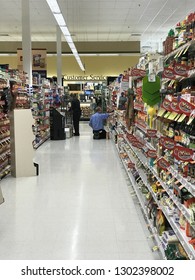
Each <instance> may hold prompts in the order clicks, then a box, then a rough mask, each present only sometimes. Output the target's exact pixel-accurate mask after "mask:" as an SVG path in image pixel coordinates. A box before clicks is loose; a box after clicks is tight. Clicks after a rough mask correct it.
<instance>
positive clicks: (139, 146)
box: [132, 140, 143, 149]
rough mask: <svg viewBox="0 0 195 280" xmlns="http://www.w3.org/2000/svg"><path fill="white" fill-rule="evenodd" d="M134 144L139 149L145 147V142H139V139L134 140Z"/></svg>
mask: <svg viewBox="0 0 195 280" xmlns="http://www.w3.org/2000/svg"><path fill="white" fill-rule="evenodd" d="M132 145H133V146H134V147H136V148H138V149H141V148H143V143H141V142H139V141H138V140H136V141H134V142H133V143H132Z"/></svg>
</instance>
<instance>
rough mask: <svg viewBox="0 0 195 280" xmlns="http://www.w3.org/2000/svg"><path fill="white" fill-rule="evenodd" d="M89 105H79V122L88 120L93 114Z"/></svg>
mask: <svg viewBox="0 0 195 280" xmlns="http://www.w3.org/2000/svg"><path fill="white" fill-rule="evenodd" d="M91 104H92V103H80V107H81V120H89V119H90V117H91V115H92V114H93V110H92V107H91Z"/></svg>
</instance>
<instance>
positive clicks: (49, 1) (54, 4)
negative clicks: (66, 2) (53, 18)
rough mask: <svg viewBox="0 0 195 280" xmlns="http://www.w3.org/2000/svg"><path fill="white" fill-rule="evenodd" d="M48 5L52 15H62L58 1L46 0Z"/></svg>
mask: <svg viewBox="0 0 195 280" xmlns="http://www.w3.org/2000/svg"><path fill="white" fill-rule="evenodd" d="M46 1H47V4H48V5H49V7H50V10H51V11H52V13H56V14H57V13H60V8H59V6H58V3H57V2H56V1H53V0H46Z"/></svg>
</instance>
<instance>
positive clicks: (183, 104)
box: [178, 99, 195, 116]
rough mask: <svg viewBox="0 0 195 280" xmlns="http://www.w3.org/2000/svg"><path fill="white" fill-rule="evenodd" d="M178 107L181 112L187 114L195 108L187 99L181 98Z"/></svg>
mask: <svg viewBox="0 0 195 280" xmlns="http://www.w3.org/2000/svg"><path fill="white" fill-rule="evenodd" d="M178 107H179V110H180V111H181V113H183V114H185V115H187V116H190V114H191V112H192V111H193V110H194V109H195V106H194V105H193V104H191V103H189V102H188V101H187V100H185V99H181V100H180V102H179V103H178Z"/></svg>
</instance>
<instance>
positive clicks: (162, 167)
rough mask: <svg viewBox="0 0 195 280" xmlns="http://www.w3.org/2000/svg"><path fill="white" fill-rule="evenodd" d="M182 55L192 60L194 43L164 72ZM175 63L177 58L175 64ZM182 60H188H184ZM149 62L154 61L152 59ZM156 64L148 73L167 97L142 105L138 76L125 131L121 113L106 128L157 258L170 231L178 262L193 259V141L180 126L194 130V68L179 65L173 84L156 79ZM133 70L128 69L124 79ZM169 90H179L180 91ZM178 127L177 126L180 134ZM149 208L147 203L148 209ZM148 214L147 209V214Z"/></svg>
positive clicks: (171, 57)
mask: <svg viewBox="0 0 195 280" xmlns="http://www.w3.org/2000/svg"><path fill="white" fill-rule="evenodd" d="M187 53H189V55H190V57H191V56H192V55H193V54H194V57H195V41H194V40H191V41H189V42H187V43H185V44H183V45H182V46H180V47H179V48H177V49H175V50H174V51H173V52H171V53H169V54H167V55H166V56H164V57H163V62H164V65H165V64H166V67H169V66H167V65H168V63H170V68H171V67H172V68H173V70H174V71H175V73H177V72H176V69H174V67H175V65H176V66H177V65H178V66H180V64H179V63H180V61H184V59H183V60H182V59H181V56H183V55H186V54H187ZM175 59H177V61H176V62H175ZM187 59H188V57H187V58H185V61H186V60H187ZM157 60H158V63H159V62H162V57H159V58H157ZM151 61H153V62H154V60H153V59H152V60H151ZM158 63H156V64H155V65H154V66H153V71H154V70H155V69H156V70H157V72H156V75H158V76H159V77H160V79H161V81H160V82H161V85H164V88H163V89H165V90H167V92H166V93H165V90H164V91H162V92H160V91H159V93H160V94H161V95H160V99H159V100H160V101H158V103H156V104H155V105H150V106H149V105H148V104H150V103H151V102H148V103H147V102H146V101H145V103H144V101H143V93H142V92H143V91H144V90H145V88H143V85H142V78H143V77H141V76H139V75H138V74H137V75H135V76H133V77H131V82H132V86H133V90H134V96H135V98H134V103H133V105H134V110H135V118H134V122H133V123H132V124H131V126H130V127H128V125H127V124H126V122H127V119H126V114H125V113H124V114H121V113H120V112H119V111H117V110H115V120H114V121H112V123H111V124H110V126H111V127H112V128H114V131H115V132H114V133H112V135H113V137H112V139H113V140H114V142H115V143H116V148H117V151H118V153H119V157H120V159H121V161H122V163H123V166H124V169H125V170H126V173H127V175H128V178H129V180H130V182H131V185H132V187H133V188H134V191H135V194H136V196H137V198H138V200H139V202H140V206H141V209H142V212H143V214H144V217H145V219H146V222H147V224H148V225H149V228H150V231H151V232H152V235H153V237H154V239H155V241H156V244H157V246H158V249H159V250H160V252H161V254H162V258H163V259H166V258H167V256H168V253H167V248H168V247H169V245H170V244H169V242H165V238H164V237H165V235H167V232H169V231H171V234H172V235H173V236H174V242H175V244H179V246H181V247H182V249H183V252H185V253H184V256H183V257H184V259H185V258H186V259H191V260H195V246H194V244H195V214H194V213H195V175H193V174H192V170H193V168H194V169H195V164H194V160H195V148H194V147H193V143H194V142H193V141H195V140H194V139H195V137H194V136H193V135H194V134H193V133H192V132H193V129H191V130H188V133H187V132H185V131H186V129H187V128H186V126H190V125H194V117H195V114H194V112H195V64H193V61H191V60H190V66H189V67H183V66H182V65H183V64H184V63H183V62H182V63H183V64H181V66H182V67H183V68H182V67H181V69H182V71H184V70H185V71H184V72H179V73H178V74H175V75H174V79H171V78H170V79H168V78H167V79H164V78H162V77H163V75H162V74H163V70H164V69H163V67H162V65H158ZM175 63H176V64H175ZM139 66H140V67H142V68H140V69H142V70H144V71H146V73H148V69H147V67H148V66H149V62H148V61H146V60H144V64H142V65H141V64H140V65H139ZM140 69H137V70H138V71H135V73H138V72H139V71H140ZM178 69H179V68H178ZM134 70H135V69H134V68H133V69H131V71H130V72H129V73H130V75H132V71H134ZM146 73H145V75H146ZM156 79H157V78H156ZM158 79H159V78H158ZM186 81H188V84H190V85H192V88H191V89H189V88H187V89H186V90H185V86H186V83H187V82H186ZM189 81H190V83H189ZM144 82H145V80H144ZM173 85H175V87H173ZM118 87H119V85H118V84H117V82H116V87H114V86H112V90H113V93H114V94H113V95H112V96H113V97H112V99H113V101H114V102H115V99H116V90H115V89H116V88H118ZM151 87H152V86H151ZM170 88H171V89H172V91H170ZM175 89H180V90H181V92H180V91H177V90H175ZM152 93H153V92H152V90H151V94H152ZM165 95H166V98H165ZM173 95H174V96H173ZM145 96H146V95H145ZM144 100H145V99H144ZM151 100H152V99H151ZM151 100H149V101H151ZM146 103H147V104H146ZM192 112H193V114H192ZM176 127H177V133H175V134H174V132H172V131H174V128H176ZM180 127H183V128H182V129H183V130H181V129H180ZM193 128H194V126H193ZM180 130H181V131H180ZM178 131H179V132H178ZM182 131H183V134H182ZM149 132H150V133H151V134H149ZM179 133H180V134H179ZM152 134H153V135H152ZM187 134H188V135H187ZM179 136H181V137H180V138H179ZM193 176H194V177H193ZM150 203H153V206H151V205H150ZM149 209H150V210H151V209H152V210H151V211H153V212H152V213H153V214H152V215H151V213H150V211H149ZM155 211H156V212H155ZM159 211H160V213H161V215H162V216H161V221H163V223H162V225H163V228H161V230H162V232H161V230H160V227H159V224H158V222H159V221H158V214H159ZM154 213H155V214H154ZM155 215H156V217H155ZM162 217H164V218H163V219H162ZM170 243H171V242H170Z"/></svg>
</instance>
